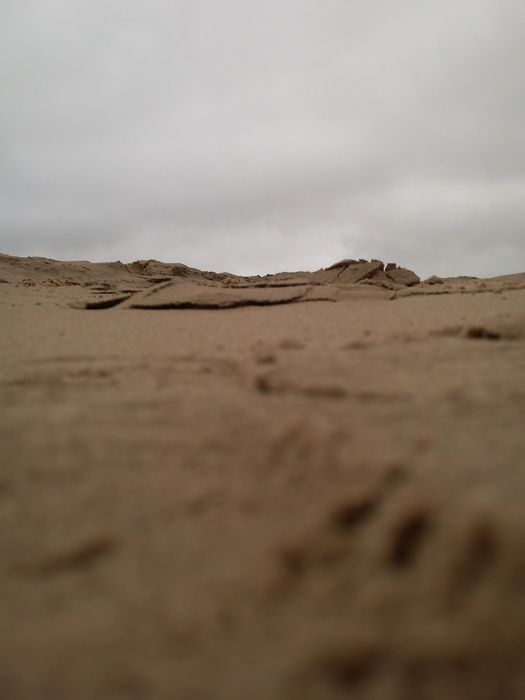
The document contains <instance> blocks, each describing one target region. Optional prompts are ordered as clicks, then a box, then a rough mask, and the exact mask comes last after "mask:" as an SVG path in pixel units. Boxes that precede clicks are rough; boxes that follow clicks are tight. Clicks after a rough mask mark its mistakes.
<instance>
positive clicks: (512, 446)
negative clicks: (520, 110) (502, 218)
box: [0, 256, 525, 700]
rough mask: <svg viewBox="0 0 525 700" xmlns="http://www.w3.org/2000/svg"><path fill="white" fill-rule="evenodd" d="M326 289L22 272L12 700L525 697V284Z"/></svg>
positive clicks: (4, 557)
mask: <svg viewBox="0 0 525 700" xmlns="http://www.w3.org/2000/svg"><path fill="white" fill-rule="evenodd" d="M360 264H361V265H364V264H365V263H360ZM148 265H149V267H148ZM336 269H337V270H338V275H339V274H340V272H341V270H343V269H344V270H346V271H347V272H345V274H350V273H351V274H352V275H353V274H354V272H355V270H357V269H358V268H356V267H355V266H353V267H352V266H350V267H344V268H341V267H340V268H336ZM359 269H360V270H364V268H359ZM367 269H368V268H367ZM370 269H371V268H370ZM321 272H322V274H321ZM321 272H320V273H319V276H318V277H316V278H315V279H314V278H311V279H310V278H305V277H304V275H302V276H299V277H298V278H297V279H296V280H295V278H294V276H293V275H292V276H290V275H288V276H286V275H285V276H282V277H279V276H277V277H274V278H271V279H270V278H258V280H259V281H258V282H257V281H256V280H255V281H254V279H253V278H252V279H251V280H249V281H247V282H246V284H245V282H243V281H242V280H240V279H234V278H232V277H231V276H226V277H225V276H217V277H213V276H209V277H208V278H203V277H202V276H199V275H201V273H197V272H195V271H190V272H188V271H187V269H185V270H184V271H183V273H181V270H180V269H179V268H178V267H177V266H175V267H173V268H170V267H169V266H164V267H163V266H162V265H160V264H158V266H157V267H155V266H154V265H152V264H151V263H150V264H142V265H141V264H136V267H133V266H128V267H127V268H125V267H124V266H120V265H119V264H115V265H107V266H104V265H98V266H97V265H90V264H88V263H74V264H71V265H69V266H66V267H64V265H63V264H61V263H56V262H55V261H42V260H41V259H25V260H22V259H17V258H10V257H8V256H0V279H1V280H3V282H2V283H0V324H1V325H0V327H1V333H0V358H1V365H0V396H1V404H0V445H1V458H0V459H1V467H0V567H1V577H0V619H1V621H2V634H1V635H0V696H1V697H2V698H6V700H22V699H23V700H26V699H27V700H42V699H47V698H53V699H54V700H62V699H63V700H77V699H78V700H84V699H85V700H93V698H103V699H105V698H108V699H110V700H113V699H115V700H117V699H119V698H126V699H127V698H129V699H133V700H134V699H137V700H139V699H140V700H142V699H148V698H152V699H156V698H159V699H164V698H166V699H168V698H169V699H170V700H171V699H173V698H177V699H181V700H186V699H188V700H193V699H195V700H197V699H203V700H207V699H210V700H211V699H218V700H222V699H225V700H226V699H228V700H246V699H247V698H250V700H273V699H276V700H277V699H278V700H281V699H282V700H285V699H286V700H288V699H289V700H313V699H316V700H317V699H325V698H326V699H327V700H331V699H332V698H333V699H334V700H335V699H337V698H346V697H352V698H359V699H370V700H372V699H374V700H375V699H378V698H392V699H396V700H397V699H399V700H402V699H404V698H417V699H418V700H426V699H429V700H430V699H431V700H443V699H444V698H447V699H456V698H457V699H458V700H459V699H461V700H466V699H470V698H473V699H475V700H478V699H480V700H485V699H487V700H488V699H491V700H492V699H493V700H496V699H498V700H502V699H503V698H504V699H505V700H512V699H514V698H515V699H516V700H518V699H519V698H523V697H525V666H524V665H523V658H524V654H525V595H524V591H525V527H524V515H523V513H524V505H523V503H524V498H525V429H524V426H525V275H514V276H509V277H505V278H499V279H494V280H484V281H482V280H475V279H471V278H458V279H455V280H444V281H443V280H439V281H437V282H436V280H434V282H435V283H434V284H416V283H414V282H413V281H411V280H409V284H410V286H406V285H405V284H404V283H403V280H401V279H399V280H397V282H396V281H395V280H394V281H393V280H392V279H390V278H389V279H386V277H385V273H384V271H383V268H381V269H379V271H378V272H377V273H376V272H373V273H370V275H371V276H370V275H368V273H367V275H368V276H367V277H365V279H364V280H361V282H358V283H355V282H351V281H348V280H347V281H346V282H345V281H344V280H343V281H341V278H339V281H338V279H332V278H330V280H329V279H328V277H329V275H328V276H327V274H325V273H326V271H321ZM316 274H317V273H316ZM323 274H324V277H323ZM403 274H404V273H403ZM181 275H182V277H181ZM374 275H375V277H374ZM378 275H379V277H378ZM401 276H402V275H401ZM203 279H205V281H204V282H203ZM408 279H409V278H407V280H408ZM283 280H284V282H283ZM294 280H295V281H294ZM316 280H317V282H316ZM323 280H325V281H324V282H323ZM405 281H406V280H405ZM208 283H209V284H208ZM267 283H268V285H267ZM277 283H279V284H281V286H277V287H276V288H275V289H274V287H275V286H276V285H277ZM321 283H322V284H321ZM244 284H245V286H247V287H248V288H247V290H243V289H240V287H242V286H243V285H244ZM257 284H258V285H259V286H258V287H257V286H256V285H257ZM283 284H284V291H283V286H282V285H283ZM293 284H297V285H298V286H299V285H302V286H303V287H304V288H301V291H300V294H299V296H305V295H306V296H307V297H308V299H306V298H305V299H302V300H301V299H299V298H298V297H297V295H296V294H295V292H293V293H292V291H291V286H292V285H293ZM311 284H312V285H313V286H310V285H311ZM184 285H186V286H184ZM287 285H289V286H287ZM323 285H324V286H323ZM197 287H198V288H197ZM231 287H233V288H234V289H233V291H232V289H231ZM269 287H271V289H270V288H269ZM328 287H329V289H328ZM153 290H155V291H153ZM152 294H153V298H155V299H162V300H163V301H162V304H161V305H160V306H161V308H157V309H156V308H154V304H153V305H152V304H151V299H152ZM283 294H284V296H283ZM157 295H158V296H157ZM210 295H211V296H210ZM214 295H215V296H214ZM217 295H218V296H217ZM236 295H237V296H236ZM238 295H240V296H238ZM243 295H244V296H243ZM315 295H318V296H323V295H326V298H327V299H329V300H327V301H314V300H309V299H313V298H315ZM137 299H138V300H142V302H141V304H142V306H143V307H147V308H132V307H133V306H134V305H138V306H141V304H135V301H136V300H137ZM144 299H145V300H146V301H145V302H144ZM181 299H182V301H181ZM210 299H211V301H210ZM215 299H219V303H218V305H215V306H214V304H215V301H214V300H215ZM232 299H233V300H234V302H235V303H233V302H232ZM238 299H240V300H241V302H239V304H238V305H237V301H235V300H238ZM254 299H255V302H254V301H253V300H254ZM261 299H263V300H265V301H264V302H263V305H260V304H259V302H260V300H261ZM276 299H278V300H279V301H278V303H276V305H274V303H273V302H275V300H276ZM291 299H293V300H294V301H292V302H291V303H290V300H291ZM106 300H109V306H111V305H112V304H113V300H117V301H118V302H119V303H117V301H115V305H114V306H112V308H97V309H96V310H87V309H86V308H85V307H86V304H87V305H88V306H91V307H97V306H99V307H102V306H108V304H106ZM134 300H135V301H134ZM246 300H248V301H246ZM250 300H251V301H250ZM268 300H270V301H268ZM300 301H308V303H298V302H300ZM270 302H272V303H270ZM254 303H255V304H256V305H253V304H254ZM199 304H201V306H203V307H204V308H198V306H199ZM221 304H222V305H223V306H224V305H226V306H235V308H220V306H221ZM267 304H268V305H267ZM148 305H149V306H148Z"/></svg>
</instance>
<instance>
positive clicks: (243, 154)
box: [0, 0, 525, 275]
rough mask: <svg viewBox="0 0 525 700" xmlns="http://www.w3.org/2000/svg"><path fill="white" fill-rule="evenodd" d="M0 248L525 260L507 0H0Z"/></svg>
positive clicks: (508, 268)
mask: <svg viewBox="0 0 525 700" xmlns="http://www.w3.org/2000/svg"><path fill="white" fill-rule="evenodd" d="M1 12H2V14H3V18H2V23H1V28H0V39H1V40H2V46H3V51H4V60H3V61H2V63H1V64H0V79H1V81H2V84H3V86H4V87H3V96H2V107H3V108H2V110H1V111H0V156H1V158H0V249H2V250H5V251H6V252H11V253H14V254H42V255H50V256H53V257H69V258H71V257H73V258H80V257H81V258H91V259H108V258H120V259H131V258H134V257H158V258H161V259H165V260H181V261H183V262H187V263H189V264H192V265H196V266H199V267H204V268H208V269H224V268H230V269H231V270H232V271H237V272H265V271H271V270H278V269H281V268H285V267H287V268H295V267H298V268H300V267H313V268H315V267H320V266H322V265H325V264H328V263H330V262H331V261H333V259H335V258H338V257H344V256H346V255H348V256H359V257H372V256H373V257H382V258H390V259H393V260H396V261H398V262H401V263H403V264H406V265H410V266H412V267H413V268H414V269H416V270H417V271H418V272H421V273H422V274H427V273H428V274H430V273H431V272H438V273H440V274H447V273H448V274H459V273H461V272H465V273H468V274H486V275H490V274H500V273H504V272H513V271H517V270H520V269H524V268H525V260H524V257H525V256H524V255H523V249H524V246H523V233H522V227H523V222H524V220H525V217H524V214H525V211H524V208H525V207H524V205H523V204H522V202H523V201H525V198H524V197H523V195H524V189H525V177H524V170H523V166H524V162H525V136H524V134H523V130H522V126H521V125H522V123H523V120H524V117H525V93H524V92H523V90H521V89H520V83H521V77H520V71H521V66H522V65H523V59H524V58H525V47H524V45H523V40H522V37H523V26H524V24H523V23H524V21H525V13H524V10H523V9H522V4H521V3H520V2H518V1H517V0H516V1H514V0H508V1H506V2H496V1H495V0H479V1H478V2H476V3H472V2H470V1H467V0H456V1H454V2H452V1H451V0H441V1H440V2H437V0H435V1H434V0H433V1H430V0H429V1H427V2H420V1H419V2H416V1H415V0H408V1H407V2H404V3H395V4H394V3H390V2H387V1H386V0H372V1H370V0H369V1H368V2H364V0H362V1H360V2H352V3H348V2H347V1H343V0H324V1H323V2H321V0H308V1H307V0H281V1H280V2H277V1H276V0H268V2H266V3H264V4H262V3H250V2H246V1H245V0H244V1H241V0H228V1H226V0H193V1H192V2H190V1H189V0H177V1H173V2H167V1H165V0H152V1H151V2H149V3H138V2H130V0H126V1H124V0H111V1H110V2H101V0H91V1H90V2H87V1H85V0H69V1H68V2H66V1H65V0H49V1H48V2H46V3H41V2H36V0H26V2H24V3H15V2H12V1H9V2H7V1H6V2H5V3H4V4H3V9H2V10H1Z"/></svg>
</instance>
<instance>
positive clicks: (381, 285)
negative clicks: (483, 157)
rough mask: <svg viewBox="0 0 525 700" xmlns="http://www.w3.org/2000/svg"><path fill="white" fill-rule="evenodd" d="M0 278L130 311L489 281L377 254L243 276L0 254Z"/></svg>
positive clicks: (472, 287) (519, 278) (442, 288)
mask: <svg viewBox="0 0 525 700" xmlns="http://www.w3.org/2000/svg"><path fill="white" fill-rule="evenodd" d="M0 280H3V281H4V282H18V283H22V284H25V285H30V284H32V283H35V284H36V283H40V284H44V285H55V286H60V285H70V286H74V285H77V286H84V287H86V288H88V289H89V291H90V295H89V297H88V298H86V300H85V301H81V302H79V304H78V305H79V306H80V307H82V308H86V309H104V308H111V307H114V306H118V305H122V306H123V308H135V309H177V308H181V309H184V308H186V309H192V308H193V309H199V308H201V309H214V308H216V309H221V308H234V307H239V306H269V305H274V304H288V303H292V302H306V301H337V300H340V299H347V298H351V297H353V296H355V295H356V294H360V295H361V297H363V296H364V291H365V290H366V289H368V291H369V293H370V294H369V295H370V296H371V297H374V296H375V297H376V298H381V297H385V296H388V297H392V295H393V294H396V295H397V294H398V293H400V294H401V295H403V294H413V293H417V294H425V293H432V294H436V293H440V294H446V293H451V292H454V291H470V292H474V291H482V290H484V289H486V288H487V281H483V280H477V279H476V278H456V279H448V280H444V279H441V278H439V277H437V276H435V275H433V276H432V277H430V278H429V279H428V280H426V281H424V282H421V280H420V278H419V277H418V276H417V275H416V274H415V273H414V272H412V271H411V270H407V269H406V268H403V267H398V266H397V265H396V264H395V263H387V264H386V265H385V264H384V263H383V262H381V261H380V260H371V261H368V260H364V259H360V260H350V259H346V260H341V261H339V262H337V263H334V264H333V265H330V266H329V267H327V268H322V269H320V270H317V271H315V272H280V273H276V274H268V275H264V276H261V275H255V276H249V277H243V276H240V275H235V274H232V273H229V272H219V273H218V272H209V271H202V270H198V269H196V268H191V267H188V266H187V265H184V264H182V263H175V264H171V263H163V262H158V261H157V260H138V261H135V262H133V263H129V264H125V263H122V262H120V261H119V262H110V263H90V262H87V261H74V262H61V261H57V260H51V259H48V258H38V257H32V258H17V257H13V256H7V255H0ZM523 283H524V278H523V275H509V276H507V277H505V278H494V280H492V281H491V287H498V286H499V287H501V286H502V284H507V285H511V286H512V287H516V286H520V285H521V284H523ZM438 285H439V288H438ZM416 287H417V289H414V288H416ZM363 288H364V289H363ZM381 292H382V294H381Z"/></svg>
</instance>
